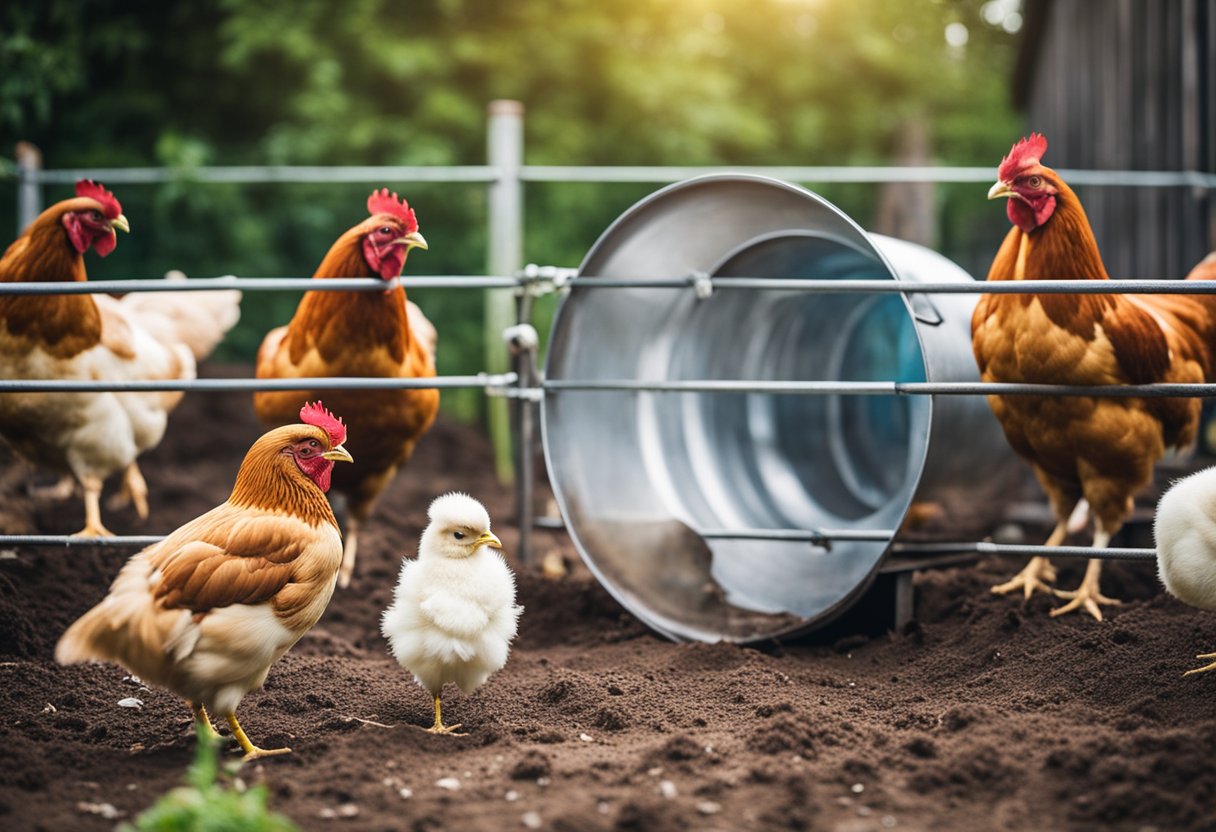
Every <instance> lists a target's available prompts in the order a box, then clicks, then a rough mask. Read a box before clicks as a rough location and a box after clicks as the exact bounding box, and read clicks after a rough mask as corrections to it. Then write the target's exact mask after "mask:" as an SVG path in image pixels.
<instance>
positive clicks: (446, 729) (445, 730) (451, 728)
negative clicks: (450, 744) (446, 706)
mask: <svg viewBox="0 0 1216 832" xmlns="http://www.w3.org/2000/svg"><path fill="white" fill-rule="evenodd" d="M459 727H460V723H459V722H457V723H456V724H455V725H444V724H443V716H442V713H441V710H440V705H439V697H438V696H436V697H435V724H434V725H432V726H431V727H430V728H427V729H426V730H427V732H428V733H431V734H448V735H450V736H453V737H467V736H468V734H467V733H466V732H464V731H457V730H456V729H457V728H459Z"/></svg>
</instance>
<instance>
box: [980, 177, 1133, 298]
mask: <svg viewBox="0 0 1216 832" xmlns="http://www.w3.org/2000/svg"><path fill="white" fill-rule="evenodd" d="M988 279H989V280H1109V279H1110V276H1109V275H1108V274H1107V273H1106V266H1104V265H1103V263H1102V254H1101V252H1100V251H1099V250H1098V241H1097V239H1096V238H1095V237H1094V232H1093V228H1092V227H1091V226H1090V224H1089V217H1088V216H1086V214H1085V209H1084V208H1083V207H1082V206H1081V201H1080V200H1079V199H1078V198H1077V195H1076V194H1075V193H1074V192H1073V191H1072V189H1070V188H1069V187H1068V186H1067V185H1064V186H1062V187H1061V188H1060V190H1059V193H1058V194H1057V195H1056V209H1055V211H1054V212H1053V213H1052V215H1051V217H1050V218H1049V219H1048V220H1047V222H1046V223H1044V224H1043V225H1042V226H1040V227H1038V228H1036V229H1034V230H1033V231H1031V232H1029V233H1027V232H1025V231H1023V230H1022V229H1020V228H1018V227H1017V226H1014V227H1013V228H1011V229H1010V230H1009V234H1008V235H1007V236H1006V238H1005V243H1004V244H1003V245H1002V246H1001V249H1000V251H999V252H998V253H997V257H996V259H995V260H994V261H993V263H992V269H991V270H990V271H989V273H988Z"/></svg>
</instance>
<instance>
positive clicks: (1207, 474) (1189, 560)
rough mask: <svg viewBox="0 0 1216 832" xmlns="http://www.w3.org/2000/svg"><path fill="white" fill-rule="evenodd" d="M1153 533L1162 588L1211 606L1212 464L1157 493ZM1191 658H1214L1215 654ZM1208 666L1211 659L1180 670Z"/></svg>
mask: <svg viewBox="0 0 1216 832" xmlns="http://www.w3.org/2000/svg"><path fill="white" fill-rule="evenodd" d="M1153 538H1154V539H1155V540H1156V542H1157V568H1158V570H1159V571H1160V575H1161V583H1163V584H1165V588H1166V589H1168V590H1169V591H1170V593H1171V594H1172V595H1174V596H1175V597H1176V598H1177V599H1178V600H1179V601H1182V602H1183V603H1186V604H1190V605H1191V606H1193V607H1199V608H1200V609H1203V610H1216V468H1205V469H1204V470H1202V471H1199V472H1198V473H1195V474H1191V475H1190V476H1189V477H1187V478H1186V479H1182V480H1179V481H1178V482H1176V483H1174V485H1173V487H1171V488H1170V490H1169V491H1167V492H1165V494H1163V495H1162V497H1161V500H1160V502H1158V503H1157V516H1156V519H1155V520H1154V521H1153ZM1196 658H1199V659H1216V653H1201V654H1200V655H1199V656H1197V657H1196ZM1210 670H1216V661H1213V662H1212V663H1211V664H1208V665H1205V666H1204V667H1198V668H1195V669H1194V670H1188V671H1187V672H1186V673H1184V674H1183V675H1184V676H1190V675H1191V674H1192V673H1207V672H1208V671H1210Z"/></svg>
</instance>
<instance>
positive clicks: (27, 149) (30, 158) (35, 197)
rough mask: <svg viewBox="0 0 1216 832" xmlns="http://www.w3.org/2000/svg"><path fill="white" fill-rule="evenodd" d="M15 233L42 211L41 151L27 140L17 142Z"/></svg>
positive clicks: (18, 232)
mask: <svg viewBox="0 0 1216 832" xmlns="http://www.w3.org/2000/svg"><path fill="white" fill-rule="evenodd" d="M16 157H17V235H18V236H20V235H21V233H22V232H24V231H25V229H26V228H28V227H29V224H30V223H32V222H33V221H34V220H35V219H37V217H38V215H39V214H41V213H42V185H41V184H39V182H38V178H37V172H38V171H40V170H42V151H40V150H39V149H38V148H37V147H35V146H34V145H32V144H30V143H29V142H17V152H16Z"/></svg>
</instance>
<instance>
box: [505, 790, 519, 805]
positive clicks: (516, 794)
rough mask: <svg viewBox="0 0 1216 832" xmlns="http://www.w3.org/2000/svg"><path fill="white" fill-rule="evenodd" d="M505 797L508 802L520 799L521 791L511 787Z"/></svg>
mask: <svg viewBox="0 0 1216 832" xmlns="http://www.w3.org/2000/svg"><path fill="white" fill-rule="evenodd" d="M503 797H505V798H506V799H507V802H508V803H514V802H515V801H517V800H519V792H517V791H515V789H511V790H510V791H508V792H507V793H506V794H505V795H503Z"/></svg>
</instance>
